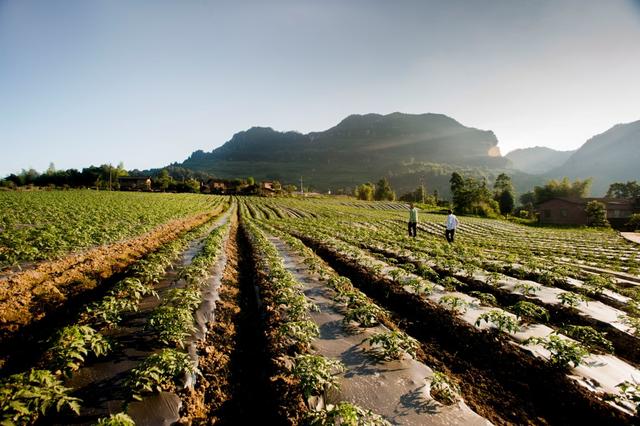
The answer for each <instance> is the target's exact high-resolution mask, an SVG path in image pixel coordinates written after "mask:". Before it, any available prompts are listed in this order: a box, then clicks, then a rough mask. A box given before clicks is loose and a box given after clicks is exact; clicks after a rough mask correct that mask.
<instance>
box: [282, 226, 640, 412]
mask: <svg viewBox="0 0 640 426" xmlns="http://www.w3.org/2000/svg"><path fill="white" fill-rule="evenodd" d="M308 225H309V223H307V222H306V221H305V222H304V223H303V222H302V221H297V222H296V223H295V225H294V224H293V223H292V222H291V221H289V222H288V223H287V225H286V228H287V229H288V230H289V231H290V232H293V233H294V234H295V233H296V232H300V233H301V234H303V235H305V236H307V237H311V238H312V239H314V240H315V241H316V242H319V243H321V244H323V245H325V246H330V247H331V248H332V249H333V250H334V251H336V253H338V254H339V255H341V256H346V257H349V258H351V259H352V260H353V261H355V262H356V263H359V264H360V265H362V266H364V267H365V268H368V270H369V271H370V272H371V273H372V274H373V275H379V274H380V273H381V271H382V269H383V267H381V266H380V265H374V263H375V262H371V261H370V260H369V259H367V257H368V256H366V255H364V254H363V253H362V252H361V251H360V250H359V249H357V248H356V247H354V246H353V245H350V244H348V243H341V242H340V241H338V240H336V239H335V238H333V235H336V230H335V226H333V227H331V230H329V229H323V228H324V227H323V226H318V223H317V222H316V223H314V226H313V227H312V226H308ZM334 225H335V223H334ZM327 228H328V227H327ZM345 232H346V231H345ZM339 234H340V236H341V237H343V236H344V235H345V233H344V232H343V229H340V233H339ZM361 239H362V238H361ZM391 263H392V264H393V262H391ZM385 269H387V274H388V275H389V276H390V277H392V276H393V275H395V278H393V279H395V280H398V281H400V280H402V282H403V283H409V284H410V283H411V282H412V281H413V282H414V283H416V282H419V281H420V277H413V278H409V279H407V277H408V276H410V275H411V273H408V272H407V271H406V270H405V271H398V270H397V269H393V270H392V271H391V272H393V271H397V272H396V273H395V274H392V273H389V272H388V268H385ZM423 288H424V287H423ZM432 289H433V287H428V290H427V293H429V292H432ZM486 300H490V297H486V298H485V301H486ZM458 303H459V302H458V301H455V300H447V299H445V300H444V302H443V304H444V305H453V306H455V305H457V304H458ZM478 303H480V304H482V303H486V302H483V301H482V300H481V301H479V302H478ZM567 303H572V301H567ZM534 306H536V305H534ZM536 308H537V306H536ZM513 309H514V310H518V309H519V310H520V318H519V317H518V316H516V315H513V316H512V315H510V314H509V313H507V312H505V311H503V310H502V309H496V310H494V311H491V312H489V313H485V314H483V316H482V317H481V318H478V325H480V323H482V322H483V321H486V322H488V323H490V324H491V325H492V326H493V327H495V328H496V329H497V330H499V331H504V332H512V333H513V332H517V331H520V330H521V327H522V325H523V323H522V320H523V319H524V320H527V321H529V322H531V320H532V319H534V318H532V317H536V316H537V317H542V318H543V319H544V318H546V314H545V313H544V311H540V310H539V309H535V308H533V307H532V306H531V305H523V304H520V305H519V306H514V307H513ZM565 336H569V337H571V338H574V339H576V340H579V341H573V340H571V339H567V337H565ZM525 343H526V344H537V345H541V346H542V347H544V348H545V349H547V350H548V351H549V352H550V356H551V358H550V362H551V364H552V365H553V366H556V367H558V368H561V369H567V368H570V367H572V366H573V367H576V366H578V365H580V364H581V363H582V362H583V361H584V359H585V357H586V356H587V355H588V354H589V352H607V351H609V350H610V349H611V346H610V342H609V341H608V340H607V339H606V338H605V337H604V335H603V334H602V333H599V332H597V331H596V330H594V329H593V328H591V327H582V326H566V327H564V328H561V329H558V330H556V331H555V332H554V333H553V334H551V335H549V336H547V337H545V338H542V339H530V340H527V341H526V342H525ZM625 383H626V385H625ZM629 386H631V385H630V384H629V383H628V382H624V383H620V384H619V385H618V388H619V389H622V388H625V389H627V388H629ZM627 394H631V395H632V394H633V392H631V391H630V392H626V393H625V392H622V390H621V391H620V393H619V394H618V395H616V396H612V398H613V397H615V398H623V399H624V398H625V396H624V395H627ZM627 400H628V401H632V397H629V398H627Z"/></svg>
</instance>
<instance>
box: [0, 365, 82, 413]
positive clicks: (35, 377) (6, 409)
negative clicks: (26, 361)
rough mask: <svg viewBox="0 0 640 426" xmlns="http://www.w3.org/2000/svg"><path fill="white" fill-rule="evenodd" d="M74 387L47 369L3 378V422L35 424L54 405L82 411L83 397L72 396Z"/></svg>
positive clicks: (0, 405)
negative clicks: (71, 387) (81, 399)
mask: <svg viewBox="0 0 640 426" xmlns="http://www.w3.org/2000/svg"><path fill="white" fill-rule="evenodd" d="M70 391H71V389H69V388H66V387H64V386H63V385H62V382H61V381H60V379H58V378H57V377H56V376H54V375H53V374H52V373H51V372H50V371H47V370H30V371H28V372H26V373H21V374H14V375H13V376H9V377H8V378H6V379H3V380H2V381H1V382H0V413H1V415H2V417H1V419H2V421H1V423H2V425H14V424H33V423H34V422H35V421H36V420H37V419H38V418H39V417H40V416H42V415H45V414H46V413H47V412H48V411H49V410H50V409H51V408H55V410H56V411H58V412H60V411H62V410H63V409H65V408H67V409H70V410H71V411H73V412H74V413H76V414H80V404H79V403H80V400H79V399H78V398H73V397H71V396H69V393H70Z"/></svg>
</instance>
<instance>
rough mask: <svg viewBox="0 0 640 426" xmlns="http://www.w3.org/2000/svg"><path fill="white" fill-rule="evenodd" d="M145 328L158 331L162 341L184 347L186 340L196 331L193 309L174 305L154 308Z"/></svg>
mask: <svg viewBox="0 0 640 426" xmlns="http://www.w3.org/2000/svg"><path fill="white" fill-rule="evenodd" d="M145 328H146V329H147V330H152V331H153V332H155V333H157V334H158V337H159V338H160V341H161V342H163V343H165V344H175V345H178V346H179V347H183V346H184V342H185V340H186V339H187V338H188V337H189V336H191V334H192V333H193V332H194V331H195V325H194V322H193V315H192V314H191V311H190V310H189V309H186V308H176V307H174V306H159V307H157V308H156V309H154V310H153V312H152V313H151V316H150V317H149V320H148V322H147V325H146V327H145Z"/></svg>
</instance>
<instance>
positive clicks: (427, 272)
mask: <svg viewBox="0 0 640 426" xmlns="http://www.w3.org/2000/svg"><path fill="white" fill-rule="evenodd" d="M376 231H377V232H376V233H375V237H373V236H372V233H370V232H367V230H362V229H358V230H353V229H347V227H344V228H342V227H341V228H340V238H341V239H343V240H345V241H347V242H350V243H353V244H356V245H360V246H362V247H364V248H368V249H370V248H373V249H374V250H383V251H385V252H389V253H392V254H393V255H394V256H398V257H404V258H405V259H409V258H411V259H414V261H415V263H418V262H417V259H418V258H420V259H423V258H422V257H420V256H421V255H422V256H424V255H425V254H427V255H428V256H429V258H428V260H420V263H419V264H418V266H419V267H420V271H418V272H419V273H420V275H422V276H423V277H424V278H428V279H430V280H432V281H435V282H439V283H442V279H451V277H452V276H455V277H456V278H459V279H461V280H463V281H468V280H472V281H475V282H478V280H479V279H480V278H478V276H479V275H478V274H477V273H478V272H479V273H481V275H482V276H485V277H486V278H481V279H480V280H481V281H482V280H484V281H486V282H485V284H486V286H487V287H488V288H490V289H491V288H492V287H495V288H496V289H497V288H499V287H500V280H501V279H502V276H501V275H500V273H498V272H496V271H497V270H498V269H497V266H496V263H495V262H485V261H482V255H481V254H479V253H478V252H477V250H474V249H473V248H472V249H467V248H466V247H463V246H453V247H451V246H450V245H449V244H446V245H445V246H444V247H443V248H442V249H441V252H438V251H437V248H438V247H437V246H436V247H435V248H434V245H433V244H431V245H428V246H427V247H428V248H424V247H421V246H417V245H418V244H416V242H415V241H414V240H413V239H410V238H402V239H398V238H396V239H395V241H394V240H393V239H392V235H393V234H392V235H389V233H388V231H387V230H386V229H384V227H380V228H378V229H377V230H376ZM410 249H413V250H410ZM392 259H393V258H392ZM385 260H386V261H389V260H391V259H388V258H387V259H385ZM403 266H404V267H405V268H406V267H407V266H411V264H410V263H409V264H405V265H403ZM483 267H484V268H485V269H483ZM509 268H510V269H514V268H513V266H509ZM535 270H536V273H537V276H536V278H538V281H539V282H541V283H543V284H544V285H551V286H553V285H556V284H557V283H558V281H559V280H560V278H559V275H558V274H552V273H551V272H549V271H545V270H541V269H539V267H538V266H536V268H535ZM409 272H413V271H409ZM434 272H436V273H435V274H434ZM500 272H505V271H504V270H501V271H500ZM400 273H402V271H392V274H400ZM522 278H531V277H530V276H528V275H524V276H521V275H517V277H516V279H522ZM583 279H584V281H583V284H582V286H581V287H580V288H578V290H579V291H581V292H580V293H577V292H575V291H565V292H562V293H560V294H559V295H558V302H557V303H558V304H561V305H565V306H567V307H569V308H578V307H579V306H580V305H581V303H582V302H587V301H588V300H590V298H591V297H596V298H598V297H599V296H601V295H602V293H603V292H604V291H605V289H610V288H612V287H613V281H612V279H611V277H607V276H602V275H596V274H586V275H585V276H584V278H583ZM443 285H444V286H445V287H448V286H447V285H446V282H445V283H443ZM463 286H464V285H463V284H462V283H461V285H459V286H457V289H458V290H461V287H463ZM454 289H455V288H454ZM539 289H540V286H539V285H534V284H531V283H528V282H522V283H519V284H518V285H516V289H515V290H516V291H517V292H520V293H521V294H522V295H524V296H526V297H532V296H534V295H535V293H536V292H537V291H539ZM572 290H576V287H573V288H572ZM626 308H627V313H626V314H623V313H620V315H619V320H620V321H621V322H623V323H626V324H627V325H628V326H629V327H630V328H632V329H633V330H634V331H635V333H636V334H638V333H640V327H637V323H638V320H637V317H636V316H634V315H637V313H638V310H637V307H636V304H635V303H634V302H633V301H630V302H629V303H628V304H627V306H626Z"/></svg>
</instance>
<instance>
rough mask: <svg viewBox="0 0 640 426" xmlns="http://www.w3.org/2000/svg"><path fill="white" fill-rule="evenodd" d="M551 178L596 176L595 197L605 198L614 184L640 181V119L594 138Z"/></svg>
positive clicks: (556, 169)
mask: <svg viewBox="0 0 640 426" xmlns="http://www.w3.org/2000/svg"><path fill="white" fill-rule="evenodd" d="M549 175H550V176H555V177H562V176H568V177H570V178H580V179H584V178H588V177H593V186H592V190H591V192H592V194H593V195H603V194H604V193H605V192H606V191H607V189H608V188H609V185H610V184H611V183H612V182H623V181H629V180H638V181H640V120H639V121H635V122H633V123H627V124H618V125H616V126H613V127H612V128H611V129H609V130H607V131H606V132H604V133H602V134H599V135H596V136H594V137H592V138H591V139H589V140H588V141H587V142H585V144H584V145H582V146H581V147H580V149H578V150H577V151H576V152H575V153H574V154H573V155H572V156H571V157H569V159H568V160H567V161H566V162H565V163H564V164H563V165H562V166H560V167H557V168H555V169H553V170H552V171H550V172H549Z"/></svg>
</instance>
